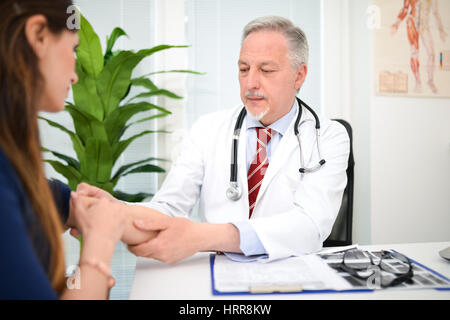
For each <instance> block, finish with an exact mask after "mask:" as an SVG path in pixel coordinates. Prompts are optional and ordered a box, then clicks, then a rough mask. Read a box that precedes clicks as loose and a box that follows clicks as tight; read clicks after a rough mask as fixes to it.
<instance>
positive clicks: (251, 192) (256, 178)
mask: <svg viewBox="0 0 450 320" xmlns="http://www.w3.org/2000/svg"><path fill="white" fill-rule="evenodd" d="M255 129H256V133H257V139H256V155H255V159H254V160H253V162H252V163H251V165H250V169H249V170H248V177H247V179H248V203H249V206H250V211H249V216H248V217H249V218H250V217H251V216H252V213H253V209H254V208H255V203H256V198H257V197H258V192H259V188H260V187H261V184H262V181H263V178H264V175H265V173H266V170H267V167H268V166H269V159H268V158H267V151H266V146H267V144H268V143H269V141H270V139H271V138H272V130H271V129H266V128H255Z"/></svg>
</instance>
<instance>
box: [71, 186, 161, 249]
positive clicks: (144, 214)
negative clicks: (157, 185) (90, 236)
mask: <svg viewBox="0 0 450 320" xmlns="http://www.w3.org/2000/svg"><path fill="white" fill-rule="evenodd" d="M77 194H80V195H83V196H87V197H90V198H91V201H95V199H105V200H108V201H110V202H111V203H112V205H119V206H122V210H123V212H124V213H125V216H126V223H125V230H124V233H123V236H122V239H121V240H122V241H123V242H124V243H126V244H128V245H136V244H140V243H142V242H146V241H149V240H151V239H153V238H154V237H156V235H157V234H158V232H157V231H143V230H139V229H137V228H136V227H135V226H134V223H133V222H134V221H135V220H147V219H148V218H149V217H152V216H154V215H163V216H165V215H164V214H163V213H161V212H159V211H156V210H153V209H150V208H146V207H142V206H139V205H131V204H126V203H124V202H121V201H119V200H117V199H116V198H114V197H113V196H112V195H111V194H109V193H108V192H106V191H104V190H102V189H100V188H97V187H94V186H91V185H89V184H87V183H81V184H79V185H78V188H77ZM70 211H71V212H72V211H73V210H72V209H71V210H70ZM67 226H69V227H71V228H74V227H75V228H76V227H77V226H76V221H75V219H74V217H73V214H72V213H71V214H69V219H68V220H67Z"/></svg>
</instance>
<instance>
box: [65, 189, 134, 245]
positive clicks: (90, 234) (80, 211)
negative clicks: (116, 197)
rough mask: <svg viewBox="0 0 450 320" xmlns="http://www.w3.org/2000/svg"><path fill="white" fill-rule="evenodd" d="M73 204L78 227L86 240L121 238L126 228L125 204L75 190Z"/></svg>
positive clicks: (116, 240) (115, 239) (114, 241)
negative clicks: (82, 193)
mask: <svg viewBox="0 0 450 320" xmlns="http://www.w3.org/2000/svg"><path fill="white" fill-rule="evenodd" d="M71 205H72V209H73V213H74V216H75V220H76V225H77V228H79V230H78V231H79V232H81V234H82V235H83V238H84V240H85V241H86V240H87V239H89V238H96V239H102V240H105V239H107V240H110V241H112V242H113V243H114V244H115V243H116V242H118V241H119V240H120V238H121V237H122V234H123V232H124V229H125V221H126V215H125V212H124V211H125V210H124V206H125V205H124V204H122V203H121V202H120V201H112V200H109V199H106V198H105V197H103V198H101V199H98V198H93V197H87V196H83V195H80V194H78V192H73V193H72V197H71Z"/></svg>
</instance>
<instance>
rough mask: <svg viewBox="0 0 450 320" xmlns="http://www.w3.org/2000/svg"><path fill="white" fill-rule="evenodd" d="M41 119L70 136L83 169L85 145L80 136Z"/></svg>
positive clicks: (52, 122) (57, 124)
mask: <svg viewBox="0 0 450 320" xmlns="http://www.w3.org/2000/svg"><path fill="white" fill-rule="evenodd" d="M39 119H41V120H44V121H46V122H47V123H48V124H49V125H51V126H52V127H55V128H58V129H60V130H62V131H64V132H65V133H67V134H68V135H69V136H70V140H72V145H73V149H74V150H75V153H76V154H77V158H78V161H79V162H80V166H81V167H83V166H84V163H85V162H84V160H85V156H84V145H83V142H82V141H81V139H80V137H78V135H76V134H75V133H73V132H72V131H70V130H68V129H66V128H65V127H63V126H62V125H60V124H59V123H56V122H54V121H51V120H49V119H46V118H44V117H39Z"/></svg>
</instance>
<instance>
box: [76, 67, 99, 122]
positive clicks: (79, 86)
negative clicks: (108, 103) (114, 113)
mask: <svg viewBox="0 0 450 320" xmlns="http://www.w3.org/2000/svg"><path fill="white" fill-rule="evenodd" d="M75 69H76V72H77V75H78V82H77V83H75V84H74V85H72V89H73V100H74V102H75V104H76V105H77V107H78V109H80V110H82V111H84V113H86V114H89V115H91V116H93V117H95V118H96V119H97V120H99V121H101V120H102V119H103V114H104V111H103V108H104V107H103V102H102V101H101V100H100V97H99V95H98V92H97V87H96V79H95V77H94V76H92V75H90V74H88V73H86V72H85V71H84V68H83V67H82V65H81V63H80V61H77V63H76V67H75Z"/></svg>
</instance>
